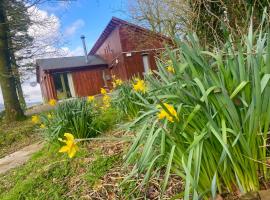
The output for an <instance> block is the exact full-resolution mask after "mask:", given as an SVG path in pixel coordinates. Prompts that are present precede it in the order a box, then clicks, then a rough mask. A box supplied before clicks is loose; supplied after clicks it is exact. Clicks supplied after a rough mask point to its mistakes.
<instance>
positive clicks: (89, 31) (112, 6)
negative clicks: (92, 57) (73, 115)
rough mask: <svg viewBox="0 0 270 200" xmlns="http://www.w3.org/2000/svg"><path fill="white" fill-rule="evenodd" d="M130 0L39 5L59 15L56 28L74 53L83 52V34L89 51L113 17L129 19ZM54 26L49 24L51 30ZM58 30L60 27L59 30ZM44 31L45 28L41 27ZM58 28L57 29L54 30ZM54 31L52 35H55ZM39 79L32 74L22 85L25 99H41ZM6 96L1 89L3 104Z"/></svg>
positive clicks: (78, 0)
mask: <svg viewBox="0 0 270 200" xmlns="http://www.w3.org/2000/svg"><path fill="white" fill-rule="evenodd" d="M127 1H128V0H73V1H72V2H70V3H68V4H67V3H63V2H60V3H59V2H58V3H55V1H54V3H49V4H46V5H44V4H43V5H39V6H38V9H39V10H40V11H41V12H42V13H43V14H45V15H48V16H51V15H52V16H56V17H55V18H56V19H57V22H58V23H59V27H58V26H57V31H59V32H60V33H62V34H63V37H64V40H65V41H66V43H65V44H64V45H63V46H61V47H62V48H66V49H68V51H69V52H71V53H72V54H71V55H83V49H82V43H81V39H80V36H81V35H82V34H84V35H85V36H86V43H87V50H88V51H89V50H90V49H91V48H92V46H93V45H94V43H95V42H96V40H97V39H98V37H99V36H100V34H101V33H102V31H103V30H104V28H105V27H106V25H107V24H108V22H109V21H110V19H111V18H112V16H115V17H119V18H121V19H127V16H128V15H127V13H124V12H123V10H125V7H126V3H127ZM53 29H55V27H49V32H50V31H52V30H53ZM58 29H59V30H58ZM39 31H41V32H43V31H44V30H39ZM54 31H55V30H54ZM54 31H52V32H53V34H54ZM35 81H36V76H35V75H34V74H33V75H32V76H31V77H30V79H29V80H27V81H25V82H24V83H23V85H22V87H23V91H24V95H25V99H26V102H41V101H42V97H41V90H40V86H39V84H37V85H35V86H31V82H35ZM1 103H3V98H2V94H1V89H0V104H1Z"/></svg>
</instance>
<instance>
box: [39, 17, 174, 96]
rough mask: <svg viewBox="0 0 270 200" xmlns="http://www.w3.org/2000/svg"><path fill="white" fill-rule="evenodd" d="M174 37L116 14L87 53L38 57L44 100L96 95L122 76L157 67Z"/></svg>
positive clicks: (139, 74) (125, 77) (133, 74)
mask: <svg viewBox="0 0 270 200" xmlns="http://www.w3.org/2000/svg"><path fill="white" fill-rule="evenodd" d="M170 43H171V40H170V39H169V38H167V37H165V36H162V35H160V34H156V33H153V32H152V31H149V30H147V29H145V28H142V27H140V26H137V25H134V24H131V23H129V22H126V21H124V20H121V19H118V18H115V17H113V18H112V19H111V21H110V22H109V24H108V25H107V26H106V28H105V30H104V31H103V32H102V34H101V35H100V37H99V38H98V40H97V41H96V43H95V44H94V46H93V47H92V49H91V50H90V52H89V53H88V54H87V52H86V55H87V56H86V55H85V56H74V57H62V58H49V59H39V60H37V81H38V82H39V83H40V87H41V91H42V96H43V99H44V101H48V100H49V99H63V98H70V97H78V96H79V97H82V96H89V95H95V94H98V93H99V92H100V88H102V87H105V88H110V86H111V77H112V75H115V76H116V77H117V78H120V79H122V80H128V79H130V78H132V77H133V76H142V75H143V73H145V72H147V71H149V70H153V69H156V63H155V57H156V56H158V54H159V53H160V52H161V51H162V50H164V47H165V45H166V44H170Z"/></svg>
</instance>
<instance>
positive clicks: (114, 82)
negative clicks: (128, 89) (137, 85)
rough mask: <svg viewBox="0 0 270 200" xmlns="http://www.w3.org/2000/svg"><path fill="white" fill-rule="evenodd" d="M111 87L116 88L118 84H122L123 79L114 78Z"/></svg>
mask: <svg viewBox="0 0 270 200" xmlns="http://www.w3.org/2000/svg"><path fill="white" fill-rule="evenodd" d="M112 84H113V88H116V87H117V86H120V85H122V84H123V81H122V80H121V79H115V80H114V81H113V82H112Z"/></svg>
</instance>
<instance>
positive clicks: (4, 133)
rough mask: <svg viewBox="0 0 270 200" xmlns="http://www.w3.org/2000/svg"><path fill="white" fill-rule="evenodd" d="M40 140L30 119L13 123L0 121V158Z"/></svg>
mask: <svg viewBox="0 0 270 200" xmlns="http://www.w3.org/2000/svg"><path fill="white" fill-rule="evenodd" d="M38 139H40V135H39V133H38V132H37V131H36V130H35V126H34V125H33V123H32V122H31V119H26V120H23V121H17V122H13V123H12V124H10V123H7V122H5V121H0V157H3V156H5V155H6V154H7V153H12V152H15V151H16V150H18V149H20V148H22V147H24V146H27V145H29V144H31V143H32V142H34V141H37V140H38Z"/></svg>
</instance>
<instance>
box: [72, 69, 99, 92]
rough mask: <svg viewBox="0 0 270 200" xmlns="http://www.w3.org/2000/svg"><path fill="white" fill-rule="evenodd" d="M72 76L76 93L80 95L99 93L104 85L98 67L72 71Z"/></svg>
mask: <svg viewBox="0 0 270 200" xmlns="http://www.w3.org/2000/svg"><path fill="white" fill-rule="evenodd" d="M72 77H73V84H74V88H75V92H76V95H77V96H80V97H83V96H89V95H95V94H99V93H100V88H102V87H104V81H103V75H102V70H100V69H96V70H84V71H78V72H72Z"/></svg>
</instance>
